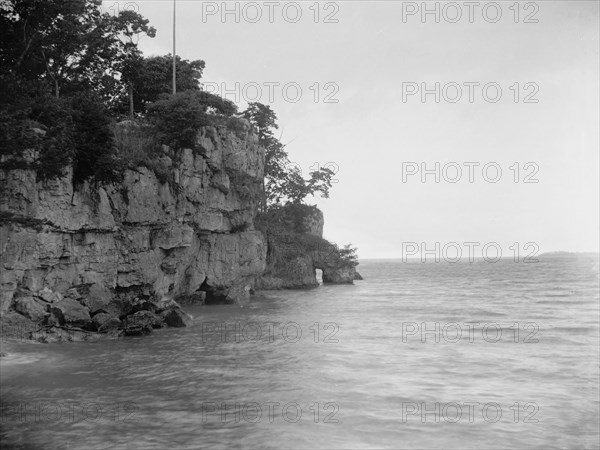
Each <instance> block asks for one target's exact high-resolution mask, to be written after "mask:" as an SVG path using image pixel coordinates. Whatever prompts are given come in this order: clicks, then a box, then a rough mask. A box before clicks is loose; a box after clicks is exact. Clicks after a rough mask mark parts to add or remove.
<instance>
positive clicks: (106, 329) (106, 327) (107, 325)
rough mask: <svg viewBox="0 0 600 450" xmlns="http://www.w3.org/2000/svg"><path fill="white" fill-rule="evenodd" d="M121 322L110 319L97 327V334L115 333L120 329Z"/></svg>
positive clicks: (114, 318) (113, 318)
mask: <svg viewBox="0 0 600 450" xmlns="http://www.w3.org/2000/svg"><path fill="white" fill-rule="evenodd" d="M121 325H122V322H121V321H120V320H119V319H117V318H116V317H111V318H110V319H108V320H107V321H106V322H104V323H103V324H102V325H100V326H99V327H98V333H116V332H118V330H119V328H121Z"/></svg>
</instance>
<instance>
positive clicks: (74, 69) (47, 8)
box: [0, 0, 154, 100]
mask: <svg viewBox="0 0 600 450" xmlns="http://www.w3.org/2000/svg"><path fill="white" fill-rule="evenodd" d="M101 3H102V2H101V0H69V1H64V0H44V1H39V0H8V1H5V2H4V3H3V4H2V8H1V9H0V30H1V31H0V62H1V65H2V71H3V72H4V73H10V74H12V75H13V76H16V77H18V78H20V79H24V80H33V81H41V82H46V83H48V84H49V85H50V86H51V89H52V92H53V93H54V95H55V96H56V97H57V98H58V97H59V96H60V95H62V94H67V95H68V94H71V93H73V92H82V91H86V92H87V93H90V92H94V93H95V94H96V95H99V96H100V97H102V98H104V99H106V100H108V99H110V98H111V97H113V96H114V95H115V93H116V92H117V91H118V89H119V86H120V81H119V76H118V74H119V73H120V69H121V68H122V66H123V61H124V60H125V59H127V58H128V57H129V56H130V55H131V53H132V51H134V50H136V49H137V44H136V43H134V42H133V41H132V40H127V39H125V40H122V39H120V37H121V36H128V35H131V34H132V33H133V34H140V33H145V34H148V35H152V34H153V30H154V29H153V28H152V27H148V21H147V20H146V19H144V18H143V17H142V16H140V15H139V14H137V13H135V12H132V11H122V12H121V13H120V14H119V15H118V16H112V15H110V14H107V13H102V12H101V11H100V5H101Z"/></svg>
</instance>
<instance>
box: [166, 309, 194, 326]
mask: <svg viewBox="0 0 600 450" xmlns="http://www.w3.org/2000/svg"><path fill="white" fill-rule="evenodd" d="M160 317H161V318H162V320H163V321H164V322H165V324H166V325H167V326H169V327H176V328H181V327H187V326H189V325H190V324H191V323H192V320H193V319H192V316H190V315H189V314H187V313H186V312H184V311H183V310H182V309H181V308H170V309H168V310H166V311H163V312H162V313H161V314H160Z"/></svg>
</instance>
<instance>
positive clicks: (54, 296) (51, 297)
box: [37, 287, 63, 303]
mask: <svg viewBox="0 0 600 450" xmlns="http://www.w3.org/2000/svg"><path fill="white" fill-rule="evenodd" d="M37 296H38V298H40V299H41V300H43V301H45V302H47V303H54V302H60V301H61V300H62V298H63V297H62V295H61V294H60V293H59V292H52V291H51V290H50V289H48V288H47V287H45V288H44V289H42V290H41V291H39V292H38V293H37Z"/></svg>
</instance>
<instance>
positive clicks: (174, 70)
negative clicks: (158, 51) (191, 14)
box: [173, 0, 177, 95]
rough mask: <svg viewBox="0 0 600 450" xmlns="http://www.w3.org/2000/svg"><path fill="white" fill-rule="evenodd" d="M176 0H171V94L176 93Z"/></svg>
mask: <svg viewBox="0 0 600 450" xmlns="http://www.w3.org/2000/svg"><path fill="white" fill-rule="evenodd" d="M175 5H176V0H173V95H175V94H176V93H177V71H176V65H177V56H175V55H176V48H175V25H176V6H175Z"/></svg>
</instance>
